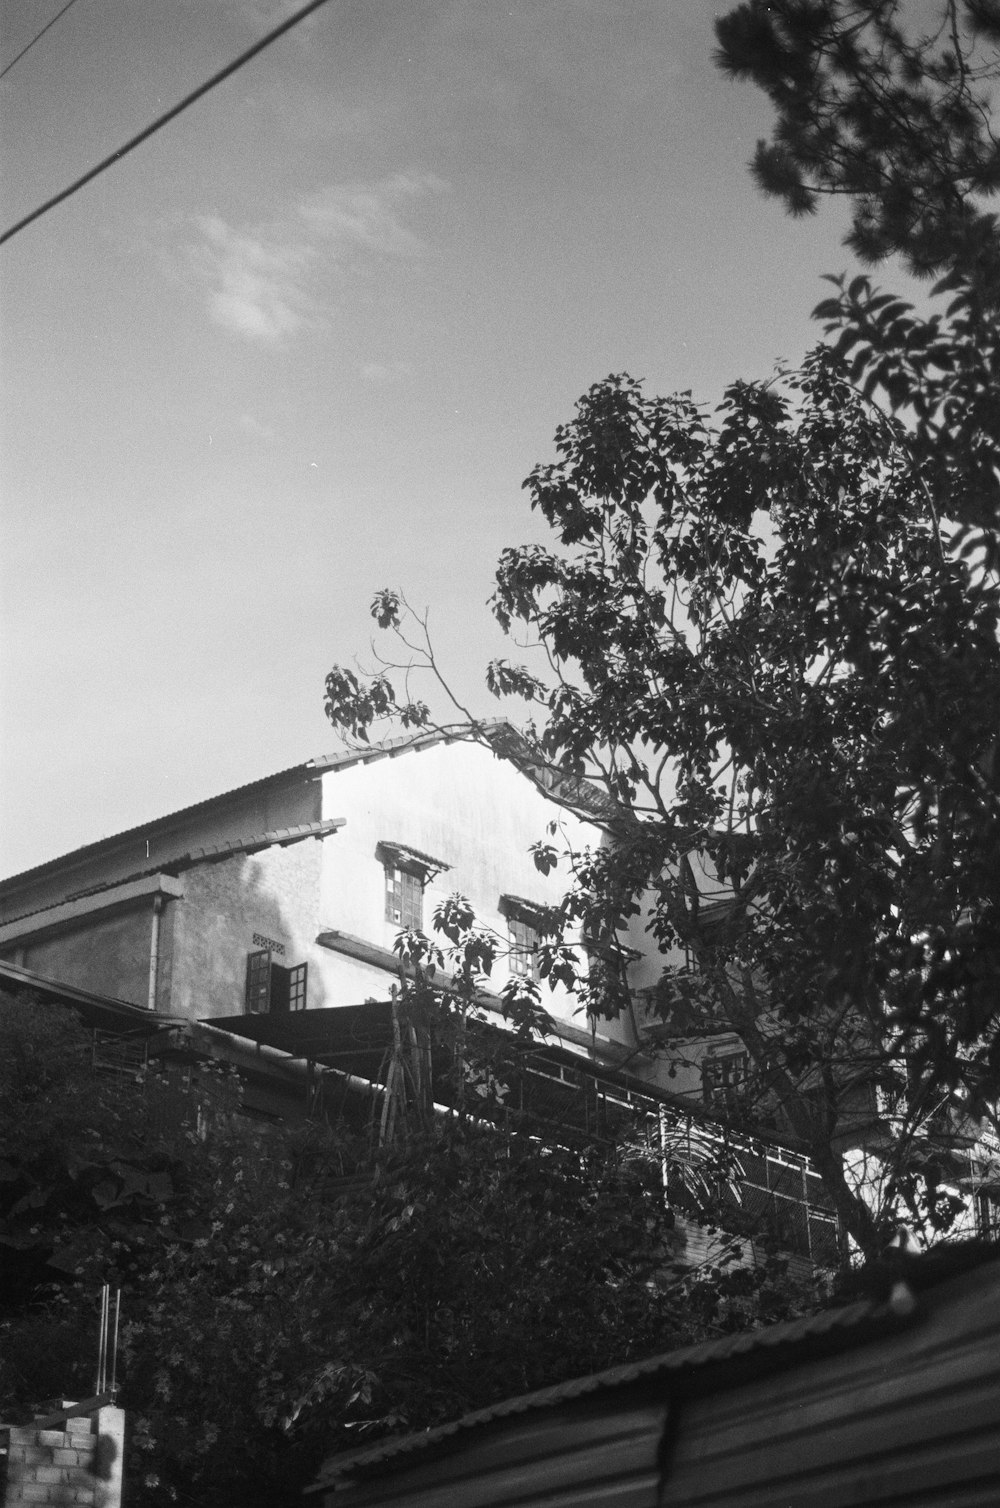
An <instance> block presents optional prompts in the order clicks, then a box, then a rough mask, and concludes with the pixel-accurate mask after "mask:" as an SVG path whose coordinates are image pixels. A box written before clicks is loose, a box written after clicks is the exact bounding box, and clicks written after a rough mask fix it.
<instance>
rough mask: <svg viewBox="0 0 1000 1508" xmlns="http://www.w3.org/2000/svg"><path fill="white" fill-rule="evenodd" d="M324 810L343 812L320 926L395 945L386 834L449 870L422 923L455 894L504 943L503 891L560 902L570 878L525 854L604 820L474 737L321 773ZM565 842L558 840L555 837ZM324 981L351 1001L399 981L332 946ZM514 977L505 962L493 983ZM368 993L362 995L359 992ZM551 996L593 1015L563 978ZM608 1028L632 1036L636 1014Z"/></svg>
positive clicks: (328, 863)
mask: <svg viewBox="0 0 1000 1508" xmlns="http://www.w3.org/2000/svg"><path fill="white" fill-rule="evenodd" d="M323 817H324V819H325V818H329V817H344V818H346V825H345V827H344V828H343V829H342V830H341V831H340V833H339V834H338V835H337V838H336V840H335V842H333V843H327V844H325V845H324V865H323V877H322V885H321V890H320V920H321V924H322V926H323V927H328V928H333V929H336V930H339V931H343V932H348V933H351V934H353V935H354V936H357V937H361V938H364V939H365V940H366V941H369V942H372V943H375V944H377V945H378V946H381V947H383V948H388V949H391V948H392V944H393V941H394V939H395V937H396V934H397V932H398V930H399V929H398V927H397V926H396V925H395V924H394V923H393V922H390V921H387V920H386V918H385V873H384V869H383V865H382V863H381V862H380V860H379V859H378V858H377V857H376V847H377V845H378V844H379V843H380V842H389V843H400V844H405V845H407V846H408V847H410V848H415V849H417V850H419V851H420V852H422V853H426V854H430V855H431V856H432V857H434V858H435V859H439V860H441V861H442V862H444V863H446V864H448V865H449V866H450V867H449V868H448V869H447V870H445V871H444V872H442V873H441V874H439V875H437V876H436V877H435V878H433V879H431V881H430V882H429V883H428V885H427V887H426V890H425V894H424V930H425V931H426V932H428V934H429V935H432V934H431V917H432V914H433V911H434V908H435V906H436V905H437V904H438V903H439V901H441V900H443V899H444V898H445V897H446V896H448V895H451V894H452V893H454V892H456V891H458V892H460V893H461V894H462V895H464V896H465V897H466V898H467V899H468V900H469V902H470V903H471V905H472V907H473V909H474V911H475V913H476V917H477V919H478V921H479V923H480V924H481V925H483V926H486V927H489V928H492V929H494V930H495V931H496V932H497V934H498V936H499V938H500V941H501V945H502V947H503V948H506V946H507V942H508V926H507V922H506V920H505V918H504V917H503V915H502V913H501V911H500V897H501V896H502V895H505V894H506V895H515V896H519V897H522V898H523V899H525V900H528V901H533V902H535V903H536V904H538V905H543V906H545V905H554V904H557V903H558V901H559V900H560V899H561V898H562V896H563V894H564V892H565V890H566V888H567V884H568V878H567V875H566V873H565V871H560V870H556V871H555V872H554V873H552V874H550V875H548V876H545V875H542V874H540V873H539V871H538V870H537V869H536V868H535V864H534V860H533V859H532V856H531V853H530V852H529V850H530V847H531V845H532V844H533V843H535V842H538V841H540V840H543V841H545V840H548V835H547V832H546V827H547V824H548V823H549V822H551V821H552V820H554V819H555V820H558V821H559V823H560V825H561V827H562V828H563V830H564V832H565V835H566V840H567V841H568V843H569V844H571V845H573V846H576V847H578V848H579V847H583V846H586V845H590V846H592V847H593V846H596V845H597V844H599V842H600V833H599V831H598V829H596V828H595V827H593V826H591V825H590V824H588V823H584V822H581V821H580V820H579V819H577V818H575V817H573V816H571V815H570V814H569V813H566V812H563V811H561V810H560V809H559V808H558V807H556V806H554V805H553V804H552V803H551V802H549V801H547V800H546V799H545V798H544V797H543V796H542V795H541V794H540V793H539V792H538V791H536V790H535V788H534V787H533V786H532V785H531V784H530V782H529V781H527V780H526V779H525V778H524V777H523V776H522V775H520V774H518V772H517V771H516V770H515V769H514V768H513V766H512V765H510V764H509V763H508V762H507V761H506V760H502V759H498V758H496V757H495V756H494V755H493V754H492V753H491V752H490V751H489V750H486V749H483V748H481V747H479V746H478V745H475V744H465V743H453V744H435V745H431V746H430V747H428V748H426V749H422V750H419V751H417V750H410V751H407V752H405V753H399V754H395V755H391V756H388V757H383V758H379V759H374V760H371V761H370V762H368V763H366V764H363V765H355V766H352V767H348V768H345V769H340V770H334V771H330V772H328V773H327V774H326V775H324V777H323ZM551 841H552V842H553V843H555V845H556V846H557V847H558V846H560V844H561V841H562V840H561V838H560V837H559V836H556V837H555V838H553V839H551ZM323 972H324V976H325V978H326V980H327V989H328V991H329V992H330V993H331V994H332V995H334V996H341V995H342V991H343V990H344V988H345V986H346V985H347V983H348V981H350V985H351V987H352V988H353V989H354V994H353V997H351V998H353V999H355V1000H361V999H364V998H365V997H366V995H371V994H377V995H378V996H380V997H381V998H385V993H386V989H387V986H388V984H389V983H391V979H390V977H389V976H388V975H384V976H382V987H381V989H379V988H378V985H379V973H378V971H377V970H374V969H368V970H363V969H361V967H360V966H358V965H357V964H353V963H352V961H351V960H346V959H342V958H340V957H338V956H336V955H331V957H330V959H329V960H328V961H327V962H326V963H325V964H324V965H323ZM507 978H508V968H507V965H506V961H505V960H504V959H503V958H500V959H498V961H497V963H496V965H495V967H494V973H493V976H492V979H491V981H490V983H491V986H492V987H493V988H494V989H497V990H499V989H500V988H501V987H502V985H503V984H504V983H506V980H507ZM359 990H360V991H362V993H358V992H359ZM542 993H543V1004H544V1005H545V1007H546V1009H547V1010H549V1011H550V1013H551V1014H553V1015H554V1016H556V1017H558V1018H560V1019H561V1020H564V1021H566V1022H567V1023H569V1024H571V1025H573V1026H575V1027H577V1028H578V1029H582V1030H586V1029H587V1021H586V1018H585V1017H584V1016H583V1015H582V1014H581V1013H580V1012H579V1008H578V1005H577V1002H576V1001H575V999H574V998H573V997H572V996H570V995H569V994H568V993H567V992H566V990H565V989H564V988H562V987H559V988H557V989H556V990H555V991H550V990H549V988H548V986H547V985H546V984H544V983H543V986H542ZM600 1035H601V1036H604V1037H607V1038H610V1039H612V1040H617V1041H620V1042H627V1043H628V1044H629V1045H630V1046H631V1045H632V1044H633V1042H634V1037H633V1034H632V1032H631V1028H630V1025H629V1023H628V1022H625V1021H622V1022H608V1023H604V1022H601V1023H600Z"/></svg>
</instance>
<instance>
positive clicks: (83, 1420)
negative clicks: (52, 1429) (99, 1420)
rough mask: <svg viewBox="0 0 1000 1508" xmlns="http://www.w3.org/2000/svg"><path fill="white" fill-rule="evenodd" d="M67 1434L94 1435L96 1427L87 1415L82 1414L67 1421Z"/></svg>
mask: <svg viewBox="0 0 1000 1508" xmlns="http://www.w3.org/2000/svg"><path fill="white" fill-rule="evenodd" d="M66 1433H67V1434H68V1435H75V1436H80V1435H84V1436H86V1435H92V1434H93V1433H94V1427H93V1424H92V1422H91V1420H90V1418H89V1416H88V1415H87V1414H80V1415H79V1416H78V1417H77V1418H76V1419H67V1420H66Z"/></svg>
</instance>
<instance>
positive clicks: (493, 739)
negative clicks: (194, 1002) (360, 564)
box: [0, 718, 620, 895]
mask: <svg viewBox="0 0 1000 1508" xmlns="http://www.w3.org/2000/svg"><path fill="white" fill-rule="evenodd" d="M475 741H480V742H486V743H488V744H489V745H490V747H491V748H492V749H493V751H494V753H495V754H497V755H498V756H499V757H500V758H502V759H507V760H509V761H510V762H511V763H512V764H514V765H515V767H516V768H517V769H519V770H520V771H521V773H522V774H523V775H524V776H525V778H526V779H528V780H530V781H532V783H533V784H534V785H536V786H537V787H538V788H539V789H540V790H541V791H542V792H543V793H544V794H545V795H546V796H547V797H548V798H549V799H550V800H552V801H554V802H555V803H556V804H557V805H561V806H565V807H568V808H570V809H571V810H573V811H577V812H579V813H581V814H583V815H585V816H590V817H591V818H592V820H594V821H598V822H601V821H609V820H611V819H612V818H613V817H614V816H615V815H616V814H619V815H620V813H618V808H617V807H616V806H615V805H614V803H613V802H611V801H610V799H609V797H608V796H606V795H605V794H604V793H603V792H602V791H600V790H599V789H598V788H597V787H596V786H595V785H592V784H591V783H590V782H588V781H586V780H577V779H571V778H570V777H568V776H567V777H563V776H560V774H559V772H558V771H556V770H553V769H552V768H551V767H550V766H548V765H546V764H543V763H542V761H540V760H539V759H537V758H533V755H532V750H531V746H530V745H529V743H528V742H527V740H526V739H525V738H524V736H523V735H522V734H521V733H519V732H518V731H517V729H515V728H514V727H513V725H512V724H511V723H509V722H507V721H506V719H504V718H489V719H484V720H483V721H482V722H479V723H477V724H476V725H475V728H474V730H473V731H470V729H469V725H468V724H465V723H453V724H448V725H445V726H444V727H441V728H436V729H432V730H430V731H420V730H415V731H414V732H413V733H404V734H401V735H399V736H398V737H395V738H387V739H383V740H382V741H380V742H378V743H373V744H371V745H367V746H365V747H363V748H362V747H359V748H355V749H344V750H340V751H338V752H336V753H332V754H321V755H318V756H316V757H315V758H312V759H307V760H305V761H304V762H303V763H302V764H296V765H289V766H288V768H287V769H284V770H278V771H277V772H276V773H275V774H273V775H265V776H262V777H261V779H259V780H251V781H249V782H248V783H247V784H246V785H239V786H233V787H232V788H231V789H230V790H228V791H220V792H218V793H217V794H216V795H214V796H208V797H206V798H205V800H203V801H195V802H193V803H192V804H191V805H190V806H184V807H178V808H177V810H176V811H173V812H167V813H164V815H163V816H162V817H155V818H153V819H151V820H150V821H148V822H140V823H138V824H137V825H136V826H135V827H130V828H125V829H123V831H121V832H118V833H112V834H110V835H109V836H108V837H106V838H99V839H98V840H97V841H96V842H94V843H85V844H84V845H83V846H82V847H81V848H76V849H72V850H70V852H69V853H65V854H60V855H59V856H58V857H57V858H55V859H47V860H46V861H45V862H44V863H43V864H36V865H34V866H33V867H32V868H30V869H23V870H21V871H20V872H19V873H18V874H13V875H8V876H7V877H6V878H5V879H3V880H0V895H2V894H3V892H4V890H5V889H6V888H7V887H9V886H15V885H17V884H19V883H20V882H22V881H24V880H27V879H33V878H36V877H39V876H41V875H42V874H44V873H45V872H46V871H50V870H51V871H55V870H58V869H60V868H61V867H63V866H64V865H66V864H69V863H82V862H85V861H86V860H87V859H88V858H90V857H92V856H96V855H97V854H99V853H101V852H102V851H106V850H107V849H109V848H111V847H113V846H115V845H116V844H119V843H125V842H127V841H128V840H129V839H130V838H133V837H139V836H146V835H149V834H152V833H155V832H156V831H157V830H159V829H162V828H163V827H164V826H166V825H168V824H170V823H173V822H175V821H177V820H178V819H181V818H186V817H189V816H191V815H193V814H194V813H197V812H200V811H206V810H208V809H209V808H211V807H212V806H214V805H215V804H216V803H217V802H220V801H226V800H228V799H229V798H230V797H234V796H243V795H246V794H247V793H248V792H250V791H255V790H265V789H266V788H267V787H269V786H273V785H278V784H282V783H285V782H290V781H292V780H294V778H295V777H300V778H304V779H312V778H315V777H316V776H317V775H323V774H326V773H327V772H330V771H335V770H341V769H348V768H350V767H351V766H353V765H357V764H368V763H370V762H371V761H373V760H376V759H391V758H394V757H396V756H398V755H400V754H406V753H416V752H419V751H420V750H421V749H427V748H430V747H432V746H433V745H435V744H440V743H463V742H464V743H469V742H475ZM160 867H161V868H162V866H160Z"/></svg>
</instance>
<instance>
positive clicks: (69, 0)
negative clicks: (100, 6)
mask: <svg viewBox="0 0 1000 1508" xmlns="http://www.w3.org/2000/svg"><path fill="white" fill-rule="evenodd" d="M75 4H76V0H66V4H65V5H64V6H63V8H62V10H57V11H56V13H55V15H54V16H53V17H52V20H51V21H48V22H47V23H46V24H45V25H44V26H43V27H42V29H41V31H37V32H36V33H35V35H34V36H33V37H32V39H31V41H30V42H29V43H28V45H27V47H22V48H21V51H20V52H19V53H18V55H17V57H16V58H11V60H10V62H9V63H8V64H7V66H6V68H0V79H2V78H3V76H4V74H6V73H9V72H10V70H11V69H12V68H13V66H14V64H15V63H19V62H20V61H21V59H22V58H23V57H24V54H25V53H26V52H30V51H31V49H32V48H33V47H34V45H35V43H36V42H40V41H41V40H42V38H43V37H44V35H45V33H46V32H47V31H48V30H49V28H50V27H52V26H55V24H56V22H57V21H58V20H59V17H60V16H64V15H65V14H66V12H67V11H68V10H69V8H70V6H71V5H75Z"/></svg>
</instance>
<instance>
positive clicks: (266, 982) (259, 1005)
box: [245, 948, 271, 1015]
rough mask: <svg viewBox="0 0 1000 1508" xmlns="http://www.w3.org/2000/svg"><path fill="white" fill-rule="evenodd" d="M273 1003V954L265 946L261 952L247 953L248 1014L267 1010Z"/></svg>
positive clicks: (246, 1002)
mask: <svg viewBox="0 0 1000 1508" xmlns="http://www.w3.org/2000/svg"><path fill="white" fill-rule="evenodd" d="M270 1003H271V955H270V953H269V952H268V951H267V949H266V948H265V949H264V950H263V952H261V953H248V954H247V983H246V999H245V1005H246V1009H247V1012H248V1014H251V1015H256V1014H258V1013H261V1012H266V1011H267V1009H268V1007H269V1005H270Z"/></svg>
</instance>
